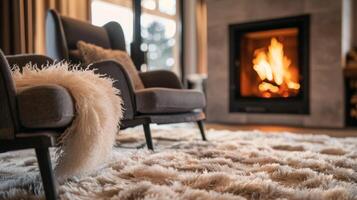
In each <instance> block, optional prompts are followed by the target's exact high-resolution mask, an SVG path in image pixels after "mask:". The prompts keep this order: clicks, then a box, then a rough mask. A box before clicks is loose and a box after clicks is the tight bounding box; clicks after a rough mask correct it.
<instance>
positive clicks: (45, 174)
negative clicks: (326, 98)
mask: <svg viewBox="0 0 357 200" xmlns="http://www.w3.org/2000/svg"><path fill="white" fill-rule="evenodd" d="M36 157H37V162H38V165H39V168H40V173H41V178H42V184H43V189H44V190H45V196H46V199H47V200H56V199H57V189H56V182H55V179H54V175H53V171H52V165H51V157H50V152H49V150H48V148H36Z"/></svg>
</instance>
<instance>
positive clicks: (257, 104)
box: [229, 15, 310, 114]
mask: <svg viewBox="0 0 357 200" xmlns="http://www.w3.org/2000/svg"><path fill="white" fill-rule="evenodd" d="M309 21H310V20H309V16H307V15H304V16H296V17H289V18H280V19H273V20H265V21H258V22H251V23H244V24H233V25H230V26H229V37H230V38H229V41H230V43H229V45H230V46H229V50H230V61H229V62H230V63H229V65H230V84H229V90H230V91H229V92H230V98H229V100H230V102H229V103H230V112H246V113H288V114H308V113H309Z"/></svg>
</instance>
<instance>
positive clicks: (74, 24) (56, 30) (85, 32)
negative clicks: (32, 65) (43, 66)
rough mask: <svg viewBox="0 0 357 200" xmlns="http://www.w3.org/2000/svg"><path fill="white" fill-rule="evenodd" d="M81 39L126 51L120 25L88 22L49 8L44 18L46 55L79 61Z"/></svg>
mask: <svg viewBox="0 0 357 200" xmlns="http://www.w3.org/2000/svg"><path fill="white" fill-rule="evenodd" d="M79 40H82V41H84V42H87V43H92V44H95V45H97V46H100V47H103V48H111V49H117V50H123V51H126V48H125V38H124V33H123V30H122V28H121V26H120V25H119V24H118V23H116V22H109V23H107V24H105V25H104V26H103V27H99V26H94V25H92V24H90V23H88V22H84V21H80V20H76V19H72V18H69V17H64V16H60V15H59V14H58V13H57V12H56V11H55V10H49V11H48V13H47V19H46V49H47V55H48V56H50V57H51V58H52V59H56V60H63V59H66V60H71V61H72V62H74V63H78V62H81V61H82V60H81V58H80V54H79V51H78V49H77V42H78V41H79Z"/></svg>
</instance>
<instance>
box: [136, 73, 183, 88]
mask: <svg viewBox="0 0 357 200" xmlns="http://www.w3.org/2000/svg"><path fill="white" fill-rule="evenodd" d="M139 76H140V78H141V80H142V81H143V83H144V85H145V87H146V88H150V87H164V88H174V89H182V88H183V87H182V84H181V82H180V80H179V78H178V77H177V76H176V74H175V73H173V72H171V71H168V70H155V71H148V72H141V73H139Z"/></svg>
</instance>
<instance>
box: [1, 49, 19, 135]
mask: <svg viewBox="0 0 357 200" xmlns="http://www.w3.org/2000/svg"><path fill="white" fill-rule="evenodd" d="M16 113H17V112H16V89H15V84H14V81H13V79H12V76H11V69H10V66H9V63H8V62H7V60H6V58H5V56H4V54H3V53H2V51H1V50H0V139H12V138H14V137H15V132H16V131H18V129H19V125H18V120H17V115H16Z"/></svg>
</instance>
